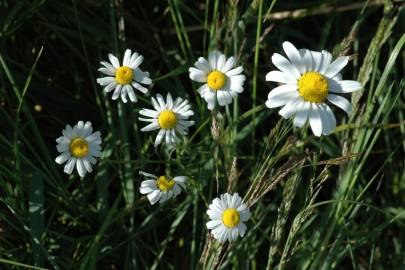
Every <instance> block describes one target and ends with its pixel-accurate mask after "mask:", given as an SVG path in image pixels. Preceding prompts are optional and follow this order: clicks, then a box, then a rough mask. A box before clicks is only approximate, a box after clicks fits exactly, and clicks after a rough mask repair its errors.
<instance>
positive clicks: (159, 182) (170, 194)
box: [139, 172, 186, 205]
mask: <svg viewBox="0 0 405 270" xmlns="http://www.w3.org/2000/svg"><path fill="white" fill-rule="evenodd" d="M139 174H142V175H144V176H146V177H147V180H145V181H143V182H142V183H141V186H140V188H139V192H140V193H141V194H147V197H148V200H149V202H150V204H152V205H153V204H155V203H157V202H158V201H159V203H163V202H165V201H167V200H168V199H170V198H174V197H176V196H177V195H179V194H180V192H181V189H182V188H183V189H185V188H186V177H185V176H176V177H173V178H171V177H168V176H165V175H162V176H159V177H157V176H156V175H153V174H150V173H146V172H139Z"/></svg>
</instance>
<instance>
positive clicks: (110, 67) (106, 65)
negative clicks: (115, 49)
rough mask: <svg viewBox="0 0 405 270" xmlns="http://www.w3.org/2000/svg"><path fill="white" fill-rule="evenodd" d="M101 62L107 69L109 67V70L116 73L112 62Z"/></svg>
mask: <svg viewBox="0 0 405 270" xmlns="http://www.w3.org/2000/svg"><path fill="white" fill-rule="evenodd" d="M100 63H101V64H102V65H103V66H105V67H106V68H107V69H109V70H111V71H112V72H114V74H115V70H116V68H115V67H114V66H113V65H111V64H110V63H108V62H105V61H101V62H100Z"/></svg>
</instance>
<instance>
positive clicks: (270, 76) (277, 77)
mask: <svg viewBox="0 0 405 270" xmlns="http://www.w3.org/2000/svg"><path fill="white" fill-rule="evenodd" d="M266 81H270V82H279V83H289V84H291V83H297V80H296V79H292V78H291V77H290V76H288V75H287V74H285V73H284V72H281V71H278V70H275V71H270V72H269V73H267V75H266Z"/></svg>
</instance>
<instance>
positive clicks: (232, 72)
mask: <svg viewBox="0 0 405 270" xmlns="http://www.w3.org/2000/svg"><path fill="white" fill-rule="evenodd" d="M242 72H243V67H241V66H239V67H236V68H234V69H231V70H229V71H228V72H226V73H225V74H226V76H228V77H231V76H234V75H238V74H240V73H242Z"/></svg>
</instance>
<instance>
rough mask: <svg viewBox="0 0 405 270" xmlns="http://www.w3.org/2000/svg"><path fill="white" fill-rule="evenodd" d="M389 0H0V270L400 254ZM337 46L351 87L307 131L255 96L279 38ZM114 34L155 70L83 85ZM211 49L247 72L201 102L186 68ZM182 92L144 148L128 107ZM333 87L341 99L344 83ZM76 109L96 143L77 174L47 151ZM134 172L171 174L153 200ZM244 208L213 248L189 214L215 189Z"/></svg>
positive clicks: (373, 258) (334, 260) (400, 104)
mask: <svg viewBox="0 0 405 270" xmlns="http://www.w3.org/2000/svg"><path fill="white" fill-rule="evenodd" d="M404 22H405V17H404V6H403V3H401V1H388V0H386V1H371V0H370V1H364V2H362V1H344V0H313V1H293V0H291V1H277V0H274V1H263V0H255V1H243V0H239V1H237V0H229V1H219V0H211V1H210V0H205V1H190V0H187V1H186V0H183V1H182V0H168V1H113V0H111V1H110V0H105V1H96V0H85V1H76V0H72V1H57V0H33V1H25V0H23V1H10V0H0V130H1V131H0V269H63V270H64V269H75V270H76V269H85V270H88V269H90V270H91V269H198V268H199V269H219V268H221V269H277V270H282V269H306V270H310V269H312V270H317V269H322V270H329V269H359V270H361V269H405V259H404V254H405V234H404V231H405V230H404V228H405V116H404V112H405V103H404V101H405V94H404V92H405V91H404V88H405V79H404V74H405V72H404V71H405V61H404V60H405V34H404V32H405V31H404V30H405V28H404V25H405V23H404ZM286 40H288V41H291V42H292V43H293V44H295V45H296V46H297V47H299V48H309V49H312V50H322V49H325V50H328V51H333V53H334V55H335V56H337V55H349V56H350V59H351V61H350V62H349V64H348V66H347V67H346V69H345V70H344V73H343V77H344V78H346V79H348V80H350V79H353V80H358V81H360V82H362V84H363V85H364V86H365V87H364V89H363V90H362V91H361V92H357V93H355V94H353V95H352V103H353V106H354V107H353V113H352V114H351V115H350V117H346V116H345V115H344V113H343V112H342V111H340V110H339V109H333V110H334V112H335V114H336V117H337V122H338V127H337V129H336V131H335V132H334V133H333V134H331V135H330V136H327V137H325V136H323V137H321V138H318V137H315V136H313V135H312V132H311V130H310V129H309V127H308V126H305V127H304V128H303V129H297V128H295V127H293V126H292V124H291V121H288V120H284V119H282V118H280V116H279V115H278V113H277V110H275V109H272V110H269V109H267V108H266V107H265V106H264V105H263V104H264V102H265V100H266V98H267V94H268V92H269V91H270V90H271V89H272V88H274V87H275V84H273V83H269V82H266V81H265V74H266V73H267V72H268V71H270V70H273V69H274V66H273V64H272V63H271V55H272V54H273V53H275V52H279V53H280V52H282V47H281V44H282V42H283V41H286ZM126 48H130V49H132V50H134V51H138V52H139V53H141V54H142V55H144V57H145V61H144V63H143V64H142V65H143V69H144V70H147V71H149V72H150V73H151V78H152V79H153V85H152V87H151V90H150V93H149V94H148V95H146V96H143V95H141V94H139V95H137V97H138V103H135V104H123V103H122V102H119V101H112V100H111V94H106V93H104V92H103V90H102V88H101V87H100V86H99V85H97V83H96V78H97V77H98V76H99V73H98V72H97V69H98V68H99V61H101V60H104V59H106V56H107V53H109V52H111V53H114V54H116V55H121V56H122V54H123V52H124V51H125V49H126ZM214 49H219V50H221V51H223V52H225V53H226V54H227V55H228V56H231V55H233V56H235V57H236V58H237V59H238V63H239V64H240V65H242V66H243V67H244V73H245V75H246V77H247V80H246V82H245V91H244V92H243V94H242V95H240V96H239V97H238V98H237V99H235V100H234V101H233V104H232V105H230V106H228V107H226V108H224V107H220V108H218V109H217V110H215V111H214V112H213V113H211V112H210V111H208V110H207V108H206V103H205V101H204V100H203V99H201V97H200V96H199V95H198V93H197V91H196V90H197V88H198V84H197V83H194V82H191V80H190V79H189V77H188V68H189V67H190V66H192V65H193V63H194V62H195V61H196V60H197V58H198V57H199V56H205V57H206V56H207V54H208V52H209V51H211V50H214ZM168 91H170V92H171V93H172V95H173V96H181V97H183V98H187V99H188V100H190V102H191V103H192V106H193V110H194V112H195V115H194V117H193V118H194V119H193V120H195V121H196V124H195V126H193V127H192V128H191V129H190V131H189V135H188V136H187V138H186V139H185V140H184V142H182V143H181V144H179V145H178V146H177V147H176V148H173V149H167V148H165V147H162V146H159V147H157V148H154V147H153V140H154V136H155V135H156V134H155V133H153V134H151V133H142V132H140V131H139V130H140V128H141V127H143V123H140V122H139V121H138V120H137V118H138V115H139V114H138V112H139V110H140V109H141V108H143V107H148V106H150V96H151V95H155V94H157V93H161V94H166V92H168ZM348 97H349V96H348ZM78 120H89V121H92V123H93V126H94V128H95V129H96V130H100V131H101V133H102V138H103V143H102V148H103V155H102V157H101V158H100V159H99V160H98V162H97V165H96V166H95V168H94V172H93V173H91V174H88V175H86V177H85V178H84V179H80V178H79V177H78V175H77V173H74V174H72V175H66V174H65V173H63V166H59V165H57V164H56V163H55V162H54V159H55V157H56V156H57V151H56V142H55V139H56V138H57V137H59V136H60V134H61V130H62V129H63V128H64V127H65V125H66V124H71V125H72V124H75V123H77V121H78ZM139 170H142V171H146V172H150V173H154V174H165V173H166V174H171V175H187V176H188V177H189V181H188V184H187V186H188V187H187V191H186V192H183V193H182V194H181V195H180V196H178V197H177V198H175V199H172V200H170V201H168V202H166V203H164V204H161V205H154V206H151V205H150V204H149V202H148V201H147V200H146V198H145V197H144V196H141V194H140V193H139V192H138V188H139V185H140V183H141V181H142V180H143V178H142V177H140V176H139V173H138V172H139ZM226 191H229V192H238V193H239V194H240V195H241V196H243V197H244V198H245V202H246V203H247V204H248V205H249V206H250V209H251V213H252V217H251V219H250V220H249V222H248V223H247V226H248V231H247V234H246V235H245V237H244V238H243V239H239V240H238V241H237V242H235V243H233V244H231V245H229V244H225V245H220V244H219V243H218V242H216V241H213V239H212V238H211V237H209V235H208V232H207V230H206V227H205V223H206V222H207V221H208V216H207V215H206V209H207V207H208V205H209V204H210V202H211V200H212V199H213V198H215V197H217V196H218V195H219V194H221V193H224V192H226Z"/></svg>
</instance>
